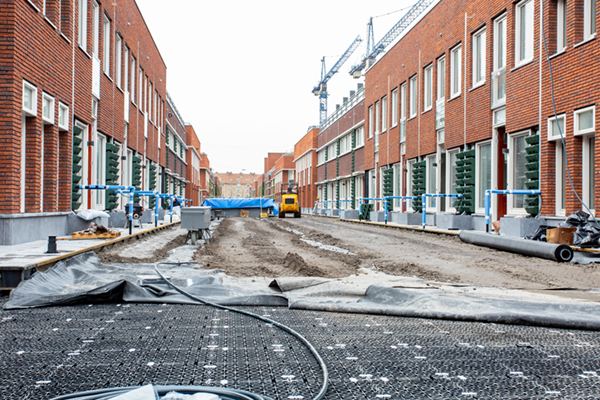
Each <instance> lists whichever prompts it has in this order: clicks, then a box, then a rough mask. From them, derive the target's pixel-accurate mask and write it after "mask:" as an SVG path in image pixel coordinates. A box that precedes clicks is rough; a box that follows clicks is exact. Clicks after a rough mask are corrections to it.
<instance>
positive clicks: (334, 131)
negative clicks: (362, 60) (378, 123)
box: [316, 84, 368, 209]
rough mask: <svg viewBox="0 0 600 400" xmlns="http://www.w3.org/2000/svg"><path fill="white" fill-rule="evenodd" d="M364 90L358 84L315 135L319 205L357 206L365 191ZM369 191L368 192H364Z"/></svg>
mask: <svg viewBox="0 0 600 400" xmlns="http://www.w3.org/2000/svg"><path fill="white" fill-rule="evenodd" d="M364 124H365V89H364V87H363V86H362V84H359V85H358V90H357V91H351V92H350V97H348V98H344V102H343V104H341V105H339V106H338V107H337V109H336V110H335V112H334V113H333V114H332V115H331V116H329V117H328V118H327V120H326V121H325V122H324V123H323V124H322V125H321V126H320V131H319V133H318V135H317V148H318V149H317V167H316V172H317V178H316V186H317V197H318V199H319V205H318V207H319V208H325V204H327V209H332V208H335V209H340V208H341V209H356V208H358V207H359V198H361V197H363V196H364V195H365V191H364V151H365V150H364V148H365V145H364V137H365V134H364ZM366 194H368V193H366Z"/></svg>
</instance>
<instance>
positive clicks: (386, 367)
mask: <svg viewBox="0 0 600 400" xmlns="http://www.w3.org/2000/svg"><path fill="white" fill-rule="evenodd" d="M5 301H6V299H3V300H1V301H0V305H2V304H3V303H4V302H5ZM240 308H241V309H244V310H247V311H251V312H254V313H257V314H259V315H265V316H269V318H271V319H274V320H276V321H279V322H281V323H283V324H285V325H287V326H289V327H290V328H292V329H294V330H296V331H298V332H299V333H301V334H302V335H304V336H305V337H306V338H307V339H308V340H310V341H311V342H312V344H313V345H314V346H315V347H316V348H317V350H318V351H319V352H320V353H321V355H322V356H323V358H324V359H325V362H326V364H327V366H328V368H329V373H330V382H329V390H328V392H327V395H326V397H325V398H326V399H424V398H431V399H439V398H457V399H465V398H478V399H481V398H484V399H517V398H529V399H539V398H561V399H562V398H571V399H575V398H582V399H583V398H585V399H589V398H600V377H599V375H598V374H599V373H600V351H599V350H600V347H599V346H600V333H599V332H589V331H578V330H572V331H569V330H561V329H550V328H538V327H522V326H514V325H500V324H491V323H473V322H455V321H442V320H427V319H418V318H402V317H387V316H369V315H362V314H342V313H328V312H316V311H304V310H289V309H287V308H286V307H240ZM320 379H321V371H320V369H319V365H318V364H317V362H316V360H315V359H314V358H313V357H312V355H311V354H310V352H309V351H308V350H307V349H306V348H305V347H304V346H302V345H301V343H300V342H298V341H297V340H296V339H295V338H294V337H292V336H291V335H289V334H287V333H285V332H283V331H281V330H280V329H277V328H276V327H274V326H272V325H270V324H266V323H261V322H259V321H257V320H255V319H253V318H250V317H247V316H244V315H239V314H237V313H233V312H228V311H224V310H219V309H215V308H213V307H209V306H202V305H178V304H94V305H80V306H65V307H52V308H39V309H27V310H11V311H7V310H0V399H48V398H51V397H54V396H57V395H61V394H66V393H71V392H78V391H84V390H92V389H99V388H105V387H116V386H133V385H143V384H147V383H153V384H156V385H210V386H221V387H227V388H234V389H243V390H248V391H251V392H254V393H259V394H265V395H268V396H270V397H272V398H276V399H298V400H300V399H310V398H311V397H312V396H314V395H315V394H316V393H317V392H318V390H319V386H320V384H321V382H320Z"/></svg>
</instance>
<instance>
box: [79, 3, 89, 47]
mask: <svg viewBox="0 0 600 400" xmlns="http://www.w3.org/2000/svg"><path fill="white" fill-rule="evenodd" d="M87 2H88V0H79V13H78V20H77V21H78V22H77V43H78V44H79V47H81V48H82V49H83V50H86V49H87Z"/></svg>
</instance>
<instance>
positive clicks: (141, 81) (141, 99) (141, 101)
mask: <svg viewBox="0 0 600 400" xmlns="http://www.w3.org/2000/svg"><path fill="white" fill-rule="evenodd" d="M138 77H139V79H138V88H139V94H138V105H139V107H140V108H143V106H144V88H143V86H144V71H143V70H142V67H140V71H139V74H138Z"/></svg>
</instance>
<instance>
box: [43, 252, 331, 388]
mask: <svg viewBox="0 0 600 400" xmlns="http://www.w3.org/2000/svg"><path fill="white" fill-rule="evenodd" d="M161 264H162V265H170V264H175V265H181V264H187V263H166V262H165V263H158V264H157V265H156V266H155V267H154V269H155V270H156V273H157V274H158V275H159V276H160V277H161V278H162V279H163V280H164V281H165V282H166V283H167V284H168V285H169V286H171V287H172V288H173V289H175V290H176V291H178V292H179V293H181V294H183V295H184V296H186V297H188V298H190V299H192V300H194V301H196V302H198V303H201V304H205V305H209V306H212V307H216V308H221V309H223V310H229V311H233V312H236V313H239V314H243V315H247V316H250V317H252V318H256V319H258V320H260V321H263V322H267V323H269V324H272V325H274V326H276V327H278V328H279V329H282V330H283V331H285V332H287V333H289V334H291V335H292V336H294V337H295V338H297V339H298V340H300V342H302V344H304V346H306V348H308V350H310V352H311V353H312V354H313V356H314V357H315V359H316V360H317V362H318V363H319V366H320V367H321V371H323V384H322V385H321V390H319V393H317V395H316V396H315V397H314V398H313V400H321V399H322V398H323V397H324V396H325V393H326V392H327V387H328V385H329V372H328V370H327V366H326V365H325V361H323V358H322V357H321V355H320V354H319V353H318V352H317V350H316V349H315V347H314V346H313V345H312V343H310V342H309V341H308V339H306V338H305V337H304V336H302V335H301V334H300V333H298V332H296V331H295V330H293V329H292V328H290V327H288V326H285V325H283V324H281V323H279V322H277V321H274V320H272V319H269V318H266V317H263V316H261V315H258V314H254V313H251V312H248V311H243V310H238V309H236V308H231V307H227V306H223V305H221V304H216V303H213V302H210V301H208V300H204V299H202V298H200V297H196V296H194V295H192V294H190V293H188V292H186V291H185V290H183V289H181V288H180V287H178V286H176V285H175V284H173V283H171V282H170V281H169V280H168V279H166V278H165V276H164V275H163V274H162V273H161V272H160V271H159V269H158V266H159V265H161ZM138 388H139V386H134V387H122V388H109V389H98V390H90V391H86V392H80V393H72V394H67V395H62V396H59V397H55V398H53V399H51V400H69V399H70V400H109V399H112V398H114V397H117V396H120V395H122V394H125V393H127V392H129V391H131V390H134V389H138ZM155 389H156V390H157V392H158V394H159V395H163V394H166V393H168V392H173V391H175V392H179V393H186V394H194V393H212V394H216V395H218V396H220V397H222V398H224V399H232V400H272V399H271V398H270V397H266V396H262V395H257V394H254V393H250V392H246V391H244V390H237V389H225V388H218V387H212V386H156V387H155Z"/></svg>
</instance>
